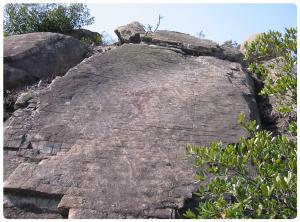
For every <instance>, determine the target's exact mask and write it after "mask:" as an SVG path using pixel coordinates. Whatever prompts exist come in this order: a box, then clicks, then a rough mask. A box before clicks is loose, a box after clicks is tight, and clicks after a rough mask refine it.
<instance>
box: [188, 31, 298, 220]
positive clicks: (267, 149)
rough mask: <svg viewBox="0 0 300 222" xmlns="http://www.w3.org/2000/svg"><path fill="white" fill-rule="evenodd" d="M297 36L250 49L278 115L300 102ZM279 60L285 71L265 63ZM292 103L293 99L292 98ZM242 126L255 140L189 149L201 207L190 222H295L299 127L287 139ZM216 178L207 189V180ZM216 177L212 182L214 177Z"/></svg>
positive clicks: (251, 124)
mask: <svg viewBox="0 0 300 222" xmlns="http://www.w3.org/2000/svg"><path fill="white" fill-rule="evenodd" d="M296 40H297V33H296V29H293V28H292V29H287V30H286V33H285V34H284V35H282V34H281V33H279V32H273V31H270V32H268V33H265V34H263V35H261V37H258V38H257V39H256V40H255V41H253V42H252V43H251V44H249V45H248V46H246V54H245V60H246V61H248V65H249V67H248V68H249V70H250V71H252V72H254V73H256V74H257V75H258V76H259V77H260V78H261V79H262V80H264V87H263V89H262V91H261V92H260V94H261V95H272V96H275V97H276V98H277V102H278V104H279V105H278V112H280V113H281V114H283V115H290V114H291V110H293V109H296V105H297V103H296V98H297V91H296V88H297V81H296V78H297V73H296V71H295V70H294V67H295V66H296V65H297V41H296ZM270 56H271V57H274V56H275V57H276V59H278V61H280V63H282V64H281V65H280V69H277V70H275V71H274V67H273V65H272V66H269V65H266V64H265V63H264V62H263V61H264V59H270ZM287 98H288V99H287ZM239 123H240V124H242V125H243V127H244V128H245V129H246V130H247V132H248V135H249V137H248V138H244V137H242V138H240V140H239V141H238V142H237V143H236V144H229V145H225V146H224V145H223V144H222V143H221V142H213V143H211V144H210V145H209V146H208V147H201V148H200V147H197V146H193V145H190V144H188V145H187V146H186V154H187V156H188V157H189V158H192V159H193V160H194V165H195V166H196V169H197V173H196V181H197V182H199V183H200V185H199V189H198V191H197V192H196V193H195V195H197V196H198V200H199V205H198V207H197V208H196V209H195V210H191V209H189V210H188V211H187V212H186V213H185V214H184V216H185V217H188V218H295V217H296V216H297V125H296V122H294V121H291V122H290V125H289V126H288V130H287V135H277V136H273V135H272V132H268V131H266V130H263V129H260V127H259V126H258V125H257V124H256V121H249V120H245V117H244V116H243V115H242V114H240V117H239ZM207 176H213V179H211V180H210V181H208V184H207V185H206V186H203V184H202V185H201V181H202V180H204V179H205V178H207ZM208 178H210V177H208Z"/></svg>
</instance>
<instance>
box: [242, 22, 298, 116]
mask: <svg viewBox="0 0 300 222" xmlns="http://www.w3.org/2000/svg"><path fill="white" fill-rule="evenodd" d="M245 47H246V53H245V60H246V61H247V62H248V63H249V66H248V69H249V71H250V72H252V73H255V74H257V76H258V77H259V78H260V79H262V80H263V81H264V87H263V89H262V90H261V92H260V95H263V96H265V95H271V96H274V97H275V98H276V105H277V106H276V110H277V111H278V112H279V113H281V114H282V115H285V116H287V115H289V114H290V113H291V112H292V111H294V110H296V105H297V72H296V65H297V30H296V29H295V28H290V29H286V33H285V34H281V33H280V32H274V31H269V32H268V33H263V34H262V35H259V36H258V38H256V39H255V40H254V41H253V42H251V44H246V46H245ZM272 57H276V59H274V60H275V61H274V62H273V63H266V62H263V60H268V59H270V58H272ZM274 63H275V64H274Z"/></svg>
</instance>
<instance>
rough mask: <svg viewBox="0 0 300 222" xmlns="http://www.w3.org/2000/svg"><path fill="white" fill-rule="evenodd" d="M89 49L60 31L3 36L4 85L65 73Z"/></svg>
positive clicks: (34, 80)
mask: <svg viewBox="0 0 300 222" xmlns="http://www.w3.org/2000/svg"><path fill="white" fill-rule="evenodd" d="M87 52H88V50H87V48H86V46H84V45H83V44H82V43H81V42H80V41H79V40H77V39H74V38H72V37H70V36H66V35H62V34H57V33H48V32H44V33H29V34H23V35H14V36H9V37H5V38H4V88H5V89H12V88H17V87H22V86H24V85H28V84H30V83H33V82H37V81H38V80H39V79H42V78H46V77H48V76H50V75H54V76H56V75H62V74H64V73H65V72H66V71H67V70H68V69H70V68H71V67H73V66H75V65H76V64H78V63H79V62H80V61H82V60H83V59H84V57H85V54H86V53H87Z"/></svg>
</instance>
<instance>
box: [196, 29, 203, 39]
mask: <svg viewBox="0 0 300 222" xmlns="http://www.w3.org/2000/svg"><path fill="white" fill-rule="evenodd" d="M197 36H198V38H199V39H202V38H205V34H204V32H203V30H201V31H200V32H197Z"/></svg>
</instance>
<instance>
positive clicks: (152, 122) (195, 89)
mask: <svg viewBox="0 0 300 222" xmlns="http://www.w3.org/2000/svg"><path fill="white" fill-rule="evenodd" d="M211 45H212V48H214V47H216V46H215V45H214V44H213V43H212V44H211ZM28 103H29V105H28V107H26V108H23V109H18V110H17V111H15V112H14V114H13V116H12V117H11V118H10V119H8V120H7V121H6V122H5V123H4V168H5V172H6V173H5V182H4V190H5V206H20V205H21V206H26V205H29V206H34V207H35V208H39V209H41V210H42V211H43V212H48V213H49V212H50V213H53V212H60V213H61V214H62V215H63V216H64V217H68V218H149V217H154V218H174V217H177V216H178V210H180V209H181V208H182V207H184V203H185V201H184V200H185V198H189V197H191V193H192V192H193V191H194V190H195V189H196V187H195V186H196V185H195V184H194V169H193V166H192V164H191V162H189V161H188V160H186V159H185V156H184V154H185V148H184V146H185V144H187V143H193V144H196V145H208V144H209V143H211V142H212V141H214V140H222V141H223V143H225V144H227V143H235V142H236V141H237V140H238V138H239V137H240V136H246V132H245V131H244V130H243V129H242V128H241V127H240V126H239V125H238V123H237V117H238V114H239V113H240V112H243V113H244V114H245V115H246V116H247V117H249V118H251V119H258V116H257V109H256V102H255V99H254V92H253V83H252V80H251V78H250V77H249V76H248V74H247V73H245V72H243V71H242V68H241V65H240V64H239V63H234V62H230V61H226V60H221V59H218V58H215V57H211V56H199V57H194V56H189V55H186V54H184V53H183V54H182V53H181V52H180V51H178V50H172V49H171V48H166V47H161V46H154V45H143V44H140V45H137V44H124V45H122V46H120V47H118V48H116V49H115V50H112V51H108V52H105V53H103V54H95V55H94V56H92V57H90V58H88V59H85V60H84V61H83V62H81V63H80V64H79V65H77V66H75V67H74V68H72V69H71V70H69V71H68V73H67V74H66V75H65V76H63V77H57V78H56V79H55V80H54V81H53V82H52V84H51V85H50V86H49V87H48V88H47V89H44V90H40V91H38V92H37V93H36V96H35V97H34V98H33V99H31V100H30V101H28ZM8 172H9V173H8Z"/></svg>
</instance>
